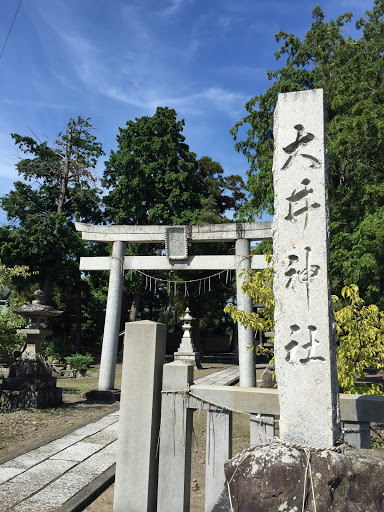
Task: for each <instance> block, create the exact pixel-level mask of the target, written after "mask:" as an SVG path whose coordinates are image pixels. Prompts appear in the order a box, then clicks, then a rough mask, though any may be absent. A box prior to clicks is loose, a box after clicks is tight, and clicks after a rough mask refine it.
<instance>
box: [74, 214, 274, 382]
mask: <svg viewBox="0 0 384 512" xmlns="http://www.w3.org/2000/svg"><path fill="white" fill-rule="evenodd" d="M271 224H272V223H271V222H249V223H239V224H207V225H203V226H130V225H128V226H94V225H90V224H83V223H80V222H76V229H77V231H80V232H81V233H82V238H83V240H86V241H89V242H104V243H113V248H112V256H105V257H104V256H103V257H82V258H81V259H80V270H83V271H89V270H109V271H110V276H109V288H108V298H107V308H106V313H105V324H104V336H103V345H102V351H101V361H100V374H99V385H98V390H99V391H107V390H112V389H113V388H114V382H115V368H116V360H117V347H118V338H119V327H120V315H121V300H122V293H123V282H124V270H147V271H149V270H216V271H217V270H219V271H220V270H227V269H230V268H233V269H236V285H237V307H238V308H239V309H242V310H246V311H248V312H251V311H252V301H251V299H250V298H249V297H248V295H247V294H246V293H243V292H242V291H241V285H242V282H243V279H244V278H242V277H240V273H241V272H242V270H244V269H245V270H247V269H249V268H252V269H263V268H265V267H266V262H265V259H264V257H263V256H251V254H250V242H251V241H260V240H266V239H268V240H270V239H272V231H271V227H272V226H271ZM188 242H198V243H204V242H206V243H207V242H235V255H207V256H188V245H187V243H188ZM128 243H146V244H148V243H152V244H154V243H165V248H166V256H125V252H126V248H127V244H128ZM253 343H254V341H253V331H252V329H251V327H247V329H245V328H244V327H243V326H242V325H240V324H238V348H239V370H240V386H243V387H255V386H256V372H255V353H254V350H248V349H247V347H248V346H249V345H253Z"/></svg>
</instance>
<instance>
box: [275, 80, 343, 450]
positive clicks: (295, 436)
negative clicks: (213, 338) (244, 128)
mask: <svg viewBox="0 0 384 512" xmlns="http://www.w3.org/2000/svg"><path fill="white" fill-rule="evenodd" d="M274 140H275V153H274V161H273V179H274V191H275V216H274V221H273V222H274V228H273V259H274V267H275V278H274V285H273V288H274V295H275V304H276V307H275V361H276V377H277V383H278V389H279V400H280V411H281V419H280V436H281V438H282V439H284V440H285V441H289V442H295V443H303V444H308V445H312V446H322V447H328V446H333V444H334V443H335V441H336V438H337V437H338V435H339V432H340V425H339V412H338V411H339V409H338V386H337V371H336V360H335V338H334V325H333V322H334V319H333V313H332V308H331V297H330V289H329V283H328V247H329V226H328V211H327V208H328V204H327V190H326V186H327V175H326V168H325V164H326V156H325V155H326V153H325V125H324V95H323V91H322V90H320V89H319V90H315V91H302V92H296V93H286V94H280V96H279V100H278V104H277V107H276V110H275V127H274Z"/></svg>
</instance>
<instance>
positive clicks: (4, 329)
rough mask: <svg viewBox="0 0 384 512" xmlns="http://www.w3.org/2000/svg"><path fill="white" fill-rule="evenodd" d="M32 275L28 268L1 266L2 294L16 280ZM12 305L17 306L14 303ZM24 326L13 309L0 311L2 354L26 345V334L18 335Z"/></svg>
mask: <svg viewBox="0 0 384 512" xmlns="http://www.w3.org/2000/svg"><path fill="white" fill-rule="evenodd" d="M30 275H31V274H30V273H29V272H28V267H26V266H17V265H16V266H14V267H11V268H10V267H6V266H5V265H2V264H0V292H2V291H3V290H4V288H5V287H9V286H10V285H11V281H12V279H14V278H20V277H21V278H24V279H25V278H26V277H28V276H30ZM12 305H13V306H15V305H16V304H14V301H12ZM23 326H24V319H23V318H21V317H20V315H15V313H13V312H12V311H11V309H6V310H0V354H7V353H10V352H11V351H12V350H14V349H15V348H18V347H20V346H22V345H23V344H24V340H25V338H26V336H25V334H20V333H17V332H16V330H17V329H20V328H21V327H23Z"/></svg>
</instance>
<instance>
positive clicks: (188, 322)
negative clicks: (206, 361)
mask: <svg viewBox="0 0 384 512" xmlns="http://www.w3.org/2000/svg"><path fill="white" fill-rule="evenodd" d="M181 320H182V321H183V324H182V326H181V328H182V329H183V331H184V334H183V337H182V338H181V343H180V347H179V349H178V351H177V352H175V353H174V361H184V362H185V363H193V364H194V365H195V367H196V368H201V363H200V354H199V352H197V351H196V350H195V346H194V344H193V339H192V334H191V331H192V320H195V318H193V317H192V316H191V315H190V311H189V308H187V309H186V310H185V315H184V316H182V317H181Z"/></svg>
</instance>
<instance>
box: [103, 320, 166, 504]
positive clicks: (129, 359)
mask: <svg viewBox="0 0 384 512" xmlns="http://www.w3.org/2000/svg"><path fill="white" fill-rule="evenodd" d="M165 337H166V326H165V325H164V324H159V323H156V322H151V321H149V320H144V321H138V322H130V323H127V324H126V326H125V347H124V361H123V375H122V385H121V387H122V389H121V406H120V419H119V436H118V440H117V459H116V480H115V496H114V506H113V510H114V512H126V511H127V510H130V511H131V510H132V511H136V510H137V511H140V512H153V511H154V510H157V508H156V495H157V474H158V459H157V443H158V435H159V427H160V404H161V379H162V368H163V364H164V358H165Z"/></svg>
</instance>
